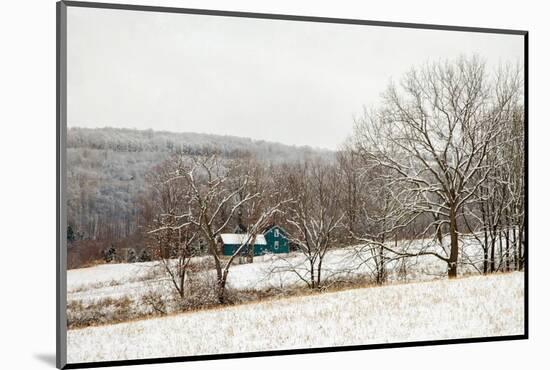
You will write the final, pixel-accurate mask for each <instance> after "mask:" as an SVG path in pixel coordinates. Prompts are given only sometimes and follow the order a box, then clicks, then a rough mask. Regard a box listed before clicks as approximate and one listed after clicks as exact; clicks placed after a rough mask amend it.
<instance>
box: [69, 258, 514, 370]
mask: <svg viewBox="0 0 550 370" xmlns="http://www.w3.org/2000/svg"><path fill="white" fill-rule="evenodd" d="M243 267H244V266H243ZM523 281H524V275H523V273H521V272H515V273H509V274H500V275H491V276H475V277H467V278H461V279H456V280H437V281H431V282H422V283H411V284H395V285H389V286H384V287H375V288H363V289H353V290H348V291H341V292H335V293H324V294H319V295H313V296H304V297H297V298H288V299H282V300H272V301H266V302H260V303H255V304H246V305H241V306H234V307H229V308H227V307H226V308H220V309H213V310H205V311H198V312H191V313H184V314H179V315H174V316H168V317H164V318H155V319H149V320H142V321H134V322H128V323H123V324H116V325H109V326H99V327H89V328H85V329H77V330H70V331H69V332H68V351H67V353H68V361H69V363H78V362H88V361H104V360H125V359H139V358H156V357H171V356H189V355H199V354H214V353H231V352H245V351H246V352H248V351H262V350H278V349H297V348H308V347H326V346H342V345H356V344H374V343H387V342H402V341H421V340H437V339H450V338H453V339H454V338H469V337H486V336H501V335H516V334H523V320H524V307H523V297H524V286H523Z"/></svg>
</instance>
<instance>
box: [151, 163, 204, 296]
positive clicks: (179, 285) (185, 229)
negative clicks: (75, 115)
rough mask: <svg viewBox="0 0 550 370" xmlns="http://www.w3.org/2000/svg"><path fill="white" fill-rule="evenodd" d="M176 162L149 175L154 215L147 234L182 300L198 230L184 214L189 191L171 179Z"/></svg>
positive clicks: (158, 168) (155, 255)
mask: <svg viewBox="0 0 550 370" xmlns="http://www.w3.org/2000/svg"><path fill="white" fill-rule="evenodd" d="M177 161H178V159H177V158H175V159H174V160H170V161H168V162H166V163H164V164H162V165H160V166H158V167H157V168H156V169H155V170H154V171H153V172H152V174H151V175H150V176H149V181H150V183H151V187H152V190H153V194H152V199H153V207H154V211H153V212H154V213H155V216H154V218H153V220H152V222H151V224H150V225H149V226H148V227H147V234H148V235H149V236H150V237H151V239H152V240H153V243H154V244H153V249H154V253H153V254H154V257H155V258H156V259H157V260H159V261H160V262H159V263H160V264H161V265H162V267H163V270H164V271H165V272H166V274H167V275H168V276H169V278H170V281H171V283H172V286H173V287H174V289H175V291H176V292H177V294H178V295H179V297H180V298H184V296H185V278H186V273H187V270H188V266H189V263H190V262H191V258H192V256H193V253H192V252H193V249H192V246H193V244H194V242H195V241H196V239H197V234H198V230H197V229H196V227H194V225H193V224H192V222H190V220H189V216H190V215H189V214H188V213H185V212H186V211H187V209H188V204H189V200H190V197H189V190H188V189H187V188H186V187H185V184H184V183H183V182H182V181H181V180H179V181H177V180H173V179H172V174H173V171H174V165H175V163H177Z"/></svg>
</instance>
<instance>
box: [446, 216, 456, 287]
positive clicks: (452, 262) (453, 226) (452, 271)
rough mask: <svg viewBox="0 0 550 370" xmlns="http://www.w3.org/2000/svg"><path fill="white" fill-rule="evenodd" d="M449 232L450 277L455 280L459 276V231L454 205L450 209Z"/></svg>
mask: <svg viewBox="0 0 550 370" xmlns="http://www.w3.org/2000/svg"><path fill="white" fill-rule="evenodd" d="M449 216H450V217H449V222H450V226H449V232H450V234H451V253H450V256H449V261H448V262H447V263H448V277H449V279H454V278H456V276H457V267H458V266H457V264H458V230H457V224H456V208H455V206H454V205H452V206H451V207H450V214H449Z"/></svg>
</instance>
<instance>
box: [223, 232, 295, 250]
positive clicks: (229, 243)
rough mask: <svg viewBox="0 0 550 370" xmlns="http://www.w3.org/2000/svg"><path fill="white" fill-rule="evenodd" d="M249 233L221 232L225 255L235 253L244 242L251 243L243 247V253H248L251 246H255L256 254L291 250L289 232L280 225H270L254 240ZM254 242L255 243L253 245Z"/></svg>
mask: <svg viewBox="0 0 550 370" xmlns="http://www.w3.org/2000/svg"><path fill="white" fill-rule="evenodd" d="M249 239H252V238H251V237H250V235H249V234H247V233H241V234H221V235H220V239H219V243H220V246H221V248H222V250H223V254H224V255H225V256H231V255H233V254H234V253H235V252H236V251H237V250H238V249H239V248H240V246H241V245H243V244H244V243H247V242H249V243H251V245H247V246H246V247H245V248H243V249H242V251H241V254H243V255H245V254H248V251H249V248H254V255H255V256H261V255H263V254H267V253H273V254H280V253H288V252H289V242H288V234H287V233H286V231H285V230H284V229H283V228H282V227H280V226H277V225H275V226H270V227H269V228H267V229H266V230H264V232H263V233H262V234H258V235H256V238H255V239H254V240H249ZM252 244H253V245H252Z"/></svg>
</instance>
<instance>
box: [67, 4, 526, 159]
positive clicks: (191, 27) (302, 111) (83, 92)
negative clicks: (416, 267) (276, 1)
mask: <svg viewBox="0 0 550 370" xmlns="http://www.w3.org/2000/svg"><path fill="white" fill-rule="evenodd" d="M473 53H476V54H478V55H479V56H481V57H482V58H484V59H485V60H486V61H487V63H488V64H489V66H496V65H498V64H499V63H502V62H512V63H523V37H522V36H515V35H495V34H482V33H469V32H454V31H433V30H416V29H403V28H389V27H372V26H360V25H338V24H326V23H312V22H292V21H280V20H265V19H248V18H231V17H217V16H205V15H187V14H169V13H152V12H137V11H124V10H106V9H90V8H77V7H69V8H68V71H67V72H68V125H69V127H72V126H80V127H105V126H111V127H125V128H137V129H149V128H151V129H154V130H167V131H176V132H202V133H215V134H227V135H236V136H246V137H251V138H254V139H263V140H269V141H277V142H281V143H285V144H296V145H310V146H313V147H322V148H328V149H335V148H336V147H337V146H338V145H339V144H340V143H341V142H342V141H343V140H345V138H346V137H347V136H348V135H349V134H350V133H351V130H352V126H353V117H354V116H357V115H359V114H360V113H361V111H362V107H363V106H364V105H365V106H369V107H371V106H375V105H376V104H377V103H378V102H379V99H380V93H381V92H382V91H383V90H384V89H385V88H386V86H387V85H388V82H389V81H390V79H392V78H393V79H394V80H398V79H399V77H400V76H401V75H402V74H403V73H404V72H406V71H407V70H409V69H410V68H411V67H412V66H414V65H419V64H422V63H424V62H426V61H437V60H442V59H447V58H456V57H458V56H459V55H461V54H462V55H471V54H473Z"/></svg>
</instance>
